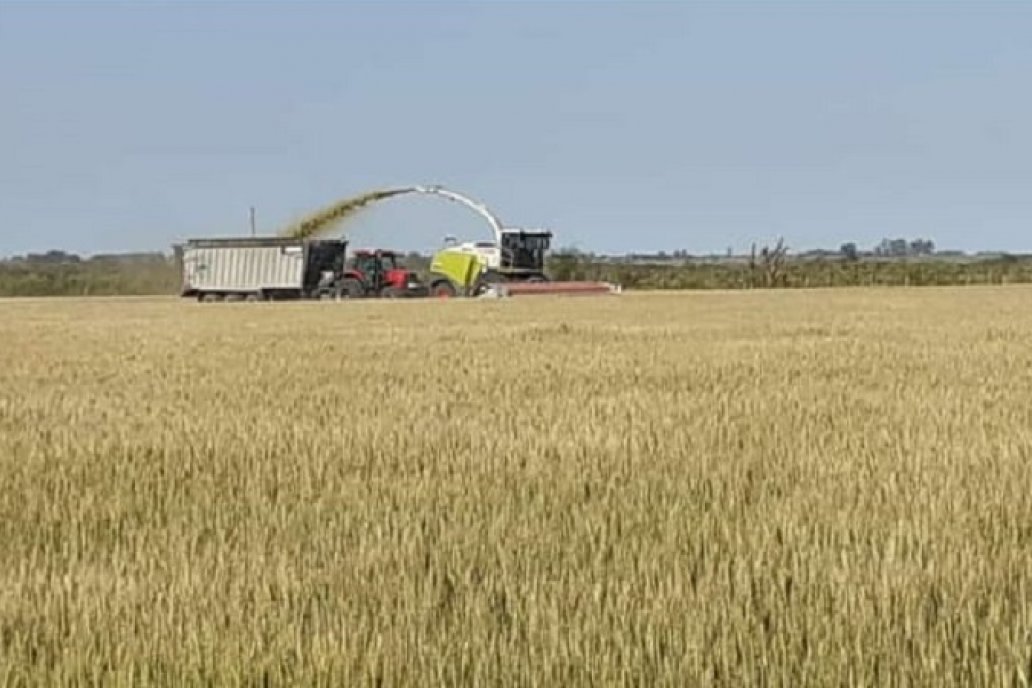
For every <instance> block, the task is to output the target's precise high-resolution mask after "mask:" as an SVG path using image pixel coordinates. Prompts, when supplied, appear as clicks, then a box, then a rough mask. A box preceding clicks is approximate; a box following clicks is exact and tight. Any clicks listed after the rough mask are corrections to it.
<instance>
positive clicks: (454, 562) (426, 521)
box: [0, 288, 1032, 685]
mask: <svg viewBox="0 0 1032 688" xmlns="http://www.w3.org/2000/svg"><path fill="white" fill-rule="evenodd" d="M1030 300H1032V290H1029V289H1025V288H997V289H990V288H985V289H983V288H971V289H967V290H965V289H942V290H931V289H929V290H917V291H890V290H857V291H846V290H842V291H829V292H820V291H814V292H774V293H772V292H764V293H747V292H740V293H706V294H691V295H662V296H660V295H631V294H628V295H625V296H623V297H620V298H612V299H610V298H603V299H583V300H578V299H565V300H564V299H555V300H540V301H539V300H535V299H526V300H523V301H518V300H514V301H511V302H487V303H485V302H437V301H431V302H421V303H407V302H390V303H349V304H326V303H308V304H285V305H269V304H239V305H236V304H233V305H231V304H220V305H212V306H202V305H199V304H194V303H181V302H178V301H175V300H161V299H158V300H153V301H146V300H144V301H132V300H128V301H116V300H53V301H47V300H39V301H6V302H0V342H2V345H0V480H2V484H3V490H2V491H0V684H2V685H9V684H18V683H20V682H30V683H37V682H60V681H65V680H69V679H83V680H89V679H90V677H94V678H96V677H103V678H104V679H105V682H107V683H125V684H130V683H131V684H133V685H141V684H147V683H168V682H169V681H171V680H176V681H185V682H208V681H214V682H217V683H219V684H237V683H252V682H254V681H256V680H259V679H264V680H266V681H268V682H269V683H272V684H277V685H280V684H286V683H292V684H297V683H307V684H313V683H324V684H337V685H363V684H367V683H375V682H382V683H383V684H385V685H438V684H474V683H475V684H477V685H485V684H496V683H501V684H506V685H545V684H547V685H580V684H588V683H591V684H594V685H600V684H631V683H633V684H636V685H685V684H696V685H698V684H702V685H706V684H731V685H743V684H745V683H749V684H756V683H766V684H773V685H814V684H822V685H828V684H837V685H839V684H846V685H849V684H853V685H872V684H885V683H893V684H898V683H911V684H913V683H916V684H925V685H946V684H957V683H959V684H980V685H1012V684H1014V683H1015V682H1016V683H1018V684H1021V683H1023V682H1026V681H1027V680H1028V679H1029V678H1030V676H1029V673H1030V671H1032V666H1030V662H1032V643H1030V637H1029V632H1030V631H1032V618H1030V611H1032V605H1030V598H1029V593H1030V590H1029V587H1030V581H1032V497H1030V489H1029V488H1030V478H1029V475H1030V473H1029V470H1028V464H1029V459H1030V447H1032V443H1030V439H1032V410H1030V408H1032V405H1030V403H1029V402H1030V390H1032V349H1030V347H1029V345H1028V342H1029V340H1030V339H1032V315H1030V313H1029V309H1028V304H1029V303H1030Z"/></svg>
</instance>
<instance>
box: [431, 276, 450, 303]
mask: <svg viewBox="0 0 1032 688" xmlns="http://www.w3.org/2000/svg"><path fill="white" fill-rule="evenodd" d="M455 295H456V293H455V287H453V286H452V283H451V282H448V281H445V280H441V281H440V282H434V283H433V284H432V285H431V286H430V296H433V297H434V298H438V299H452V298H455Z"/></svg>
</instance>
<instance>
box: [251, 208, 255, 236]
mask: <svg viewBox="0 0 1032 688" xmlns="http://www.w3.org/2000/svg"><path fill="white" fill-rule="evenodd" d="M254 235H255V230H254V206H253V205H252V206H251V236H254Z"/></svg>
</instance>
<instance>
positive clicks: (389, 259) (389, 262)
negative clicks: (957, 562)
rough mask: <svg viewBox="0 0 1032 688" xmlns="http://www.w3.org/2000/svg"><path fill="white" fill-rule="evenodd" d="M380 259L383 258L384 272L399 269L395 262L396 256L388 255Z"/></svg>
mask: <svg viewBox="0 0 1032 688" xmlns="http://www.w3.org/2000/svg"><path fill="white" fill-rule="evenodd" d="M380 258H381V262H382V263H383V269H384V271H387V270H393V269H394V268H396V267H398V264H397V262H395V260H394V256H392V255H386V256H381V257H380Z"/></svg>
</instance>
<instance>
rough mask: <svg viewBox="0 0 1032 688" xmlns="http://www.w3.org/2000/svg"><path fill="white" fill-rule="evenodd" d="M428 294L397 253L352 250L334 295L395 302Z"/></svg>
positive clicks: (382, 250)
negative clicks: (393, 300) (381, 298)
mask: <svg viewBox="0 0 1032 688" xmlns="http://www.w3.org/2000/svg"><path fill="white" fill-rule="evenodd" d="M428 293H429V291H428V289H427V287H426V285H424V284H423V283H422V282H420V281H419V278H418V277H417V276H416V273H414V272H412V271H411V270H409V269H408V268H406V267H405V266H404V265H403V264H402V263H401V261H400V260H399V257H398V254H397V253H395V252H394V251H389V250H385V249H361V250H357V251H353V252H352V254H351V259H350V260H349V261H348V263H347V265H346V267H345V270H344V274H343V275H342V279H341V280H340V282H339V284H338V285H337V288H336V296H338V297H340V298H345V299H359V298H368V297H383V298H390V299H396V298H403V297H413V296H426V295H427V294H428Z"/></svg>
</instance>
